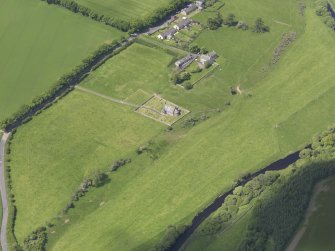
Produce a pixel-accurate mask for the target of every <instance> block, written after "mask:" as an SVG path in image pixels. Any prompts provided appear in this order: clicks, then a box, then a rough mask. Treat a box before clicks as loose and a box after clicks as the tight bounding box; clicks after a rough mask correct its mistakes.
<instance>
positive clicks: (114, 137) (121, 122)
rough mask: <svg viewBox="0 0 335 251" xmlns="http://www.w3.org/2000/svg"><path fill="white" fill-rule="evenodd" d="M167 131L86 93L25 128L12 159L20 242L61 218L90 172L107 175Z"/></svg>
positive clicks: (62, 102) (73, 96) (64, 101)
mask: <svg viewBox="0 0 335 251" xmlns="http://www.w3.org/2000/svg"><path fill="white" fill-rule="evenodd" d="M163 128H164V126H163V125H161V124H159V123H157V122H155V121H152V120H150V119H148V118H145V117H143V116H141V115H139V114H136V113H134V112H133V110H132V109H131V108H128V107H126V106H122V105H118V104H114V103H112V102H110V101H108V100H105V99H103V98H99V97H96V96H94V95H91V94H87V93H84V92H80V91H73V92H72V93H70V94H68V96H66V97H65V98H63V99H62V100H60V101H59V102H58V103H57V104H55V105H54V106H52V107H51V108H49V109H48V110H46V111H43V112H42V114H41V115H39V116H38V117H36V118H34V119H33V120H32V121H31V122H30V123H28V124H27V125H25V126H23V127H21V128H20V129H19V130H18V131H17V133H16V134H15V138H14V141H13V144H12V155H11V156H12V161H11V167H12V173H11V174H12V180H13V187H14V194H15V195H16V205H17V210H18V213H17V219H16V222H15V234H16V237H17V238H18V240H19V242H20V243H22V241H23V239H24V238H25V237H26V236H27V235H28V234H29V233H30V232H31V231H33V230H34V229H35V228H37V227H39V226H41V225H43V224H45V222H46V221H49V220H51V219H52V218H53V217H56V216H57V215H58V214H59V212H60V211H61V209H62V208H63V207H64V206H65V205H66V203H67V201H68V200H69V198H70V197H71V195H72V193H73V192H74V191H75V189H76V188H77V187H78V186H79V184H80V183H81V182H82V180H83V178H84V176H85V175H86V174H87V172H88V171H89V170H91V169H100V170H104V171H107V170H108V169H109V167H110V166H111V165H112V164H113V163H114V162H115V161H116V160H118V159H120V158H122V157H125V156H127V155H129V154H131V153H133V152H135V150H136V148H137V147H138V146H139V145H141V144H143V143H145V142H146V141H148V140H149V139H150V138H152V137H153V136H155V135H156V134H157V133H159V132H160V131H161V130H162V129H163Z"/></svg>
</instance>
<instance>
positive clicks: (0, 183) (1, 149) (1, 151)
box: [0, 133, 10, 251]
mask: <svg viewBox="0 0 335 251" xmlns="http://www.w3.org/2000/svg"><path fill="white" fill-rule="evenodd" d="M9 134H10V133H4V134H3V136H2V138H1V144H0V191H1V201H2V223H1V232H0V237H1V238H0V239H1V248H2V251H7V239H6V226H7V219H8V202H7V194H6V184H5V145H6V142H7V139H8V137H9Z"/></svg>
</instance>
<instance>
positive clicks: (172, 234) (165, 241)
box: [151, 226, 186, 251]
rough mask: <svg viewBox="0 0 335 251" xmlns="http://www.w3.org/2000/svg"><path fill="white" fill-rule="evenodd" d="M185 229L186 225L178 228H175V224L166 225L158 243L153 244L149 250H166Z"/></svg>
mask: <svg viewBox="0 0 335 251" xmlns="http://www.w3.org/2000/svg"><path fill="white" fill-rule="evenodd" d="M185 230H186V226H182V227H180V228H177V227H176V226H168V227H167V229H166V231H165V233H164V235H163V237H162V239H161V241H160V242H159V244H158V245H156V246H154V247H153V248H152V249H151V251H164V250H168V249H169V248H170V247H171V246H172V245H173V244H174V243H175V242H176V240H177V238H178V237H179V236H180V235H181V234H182V233H184V231H185Z"/></svg>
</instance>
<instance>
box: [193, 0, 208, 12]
mask: <svg viewBox="0 0 335 251" xmlns="http://www.w3.org/2000/svg"><path fill="white" fill-rule="evenodd" d="M205 2H206V1H205V0H197V1H195V5H196V6H197V7H198V9H200V10H202V9H203V8H204V5H205Z"/></svg>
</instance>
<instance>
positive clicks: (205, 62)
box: [199, 51, 218, 68]
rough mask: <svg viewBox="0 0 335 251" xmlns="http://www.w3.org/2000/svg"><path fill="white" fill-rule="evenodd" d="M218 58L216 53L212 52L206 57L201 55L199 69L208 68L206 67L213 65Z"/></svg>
mask: <svg viewBox="0 0 335 251" xmlns="http://www.w3.org/2000/svg"><path fill="white" fill-rule="evenodd" d="M217 57H218V55H217V54H216V52H215V51H212V52H210V53H208V54H205V55H201V56H200V59H199V67H200V68H206V66H209V65H212V64H213V63H214V62H215V59H216V58H217Z"/></svg>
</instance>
